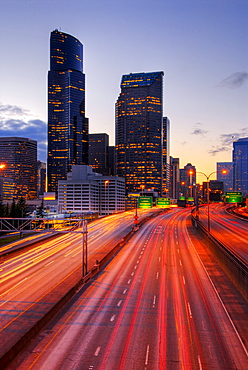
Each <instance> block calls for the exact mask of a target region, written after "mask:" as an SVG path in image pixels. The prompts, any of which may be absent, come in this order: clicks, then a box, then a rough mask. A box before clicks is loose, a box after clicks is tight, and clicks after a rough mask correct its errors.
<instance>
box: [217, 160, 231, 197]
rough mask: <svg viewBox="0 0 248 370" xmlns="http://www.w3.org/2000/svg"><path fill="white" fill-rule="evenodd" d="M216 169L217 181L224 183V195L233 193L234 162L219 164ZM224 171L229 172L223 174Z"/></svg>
mask: <svg viewBox="0 0 248 370" xmlns="http://www.w3.org/2000/svg"><path fill="white" fill-rule="evenodd" d="M216 167H217V169H216V171H217V180H218V181H222V182H223V186H224V193H226V192H227V191H233V173H234V171H233V162H217V164H216ZM222 170H227V173H225V174H223V173H222Z"/></svg>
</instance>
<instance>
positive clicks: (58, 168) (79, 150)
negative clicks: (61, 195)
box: [47, 30, 88, 192]
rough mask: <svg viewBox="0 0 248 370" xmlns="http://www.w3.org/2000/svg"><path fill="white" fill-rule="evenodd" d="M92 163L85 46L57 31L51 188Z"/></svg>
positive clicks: (51, 88) (51, 85) (51, 90)
mask: <svg viewBox="0 0 248 370" xmlns="http://www.w3.org/2000/svg"><path fill="white" fill-rule="evenodd" d="M83 164H88V119H87V118H86V117H85V75H84V73H83V45H82V44H81V42H80V41H79V40H78V39H76V38H75V37H73V36H71V35H68V34H66V33H63V32H60V31H58V30H55V31H53V32H51V37H50V71H49V72H48V159H47V173H48V191H55V192H57V187H58V180H65V179H66V178H67V172H70V171H71V166H72V165H83Z"/></svg>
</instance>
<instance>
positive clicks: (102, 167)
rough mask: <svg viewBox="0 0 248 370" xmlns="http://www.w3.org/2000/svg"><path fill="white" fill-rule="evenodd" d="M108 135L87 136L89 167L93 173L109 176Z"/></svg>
mask: <svg viewBox="0 0 248 370" xmlns="http://www.w3.org/2000/svg"><path fill="white" fill-rule="evenodd" d="M108 147H109V136H108V134H89V165H90V166H91V167H92V168H93V170H94V172H98V173H101V174H102V175H109V169H108Z"/></svg>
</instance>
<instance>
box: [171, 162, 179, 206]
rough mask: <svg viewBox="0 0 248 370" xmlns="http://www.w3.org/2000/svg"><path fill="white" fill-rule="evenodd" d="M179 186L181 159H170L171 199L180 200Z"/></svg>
mask: <svg viewBox="0 0 248 370" xmlns="http://www.w3.org/2000/svg"><path fill="white" fill-rule="evenodd" d="M179 185H180V165H179V158H173V157H170V186H169V197H170V198H171V199H178V198H179Z"/></svg>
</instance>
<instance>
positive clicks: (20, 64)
mask: <svg viewBox="0 0 248 370" xmlns="http://www.w3.org/2000/svg"><path fill="white" fill-rule="evenodd" d="M58 4H59V5H60V6H59V9H58ZM1 8H2V12H1V22H0V24H1V25H0V27H1V31H2V32H1V35H2V36H1V38H0V42H1V50H2V54H3V57H2V60H1V63H0V78H1V88H0V104H1V105H0V112H1V121H0V123H1V126H0V136H4V137H5V136H20V137H30V138H31V139H34V140H37V141H38V149H39V156H38V159H40V160H46V154H47V152H46V150H47V149H46V145H45V141H46V131H47V128H46V125H47V96H46V91H47V86H46V81H47V71H48V69H49V35H50V32H51V31H52V30H54V29H55V28H59V29H60V27H61V31H62V32H65V33H69V34H70V35H73V36H75V37H76V38H78V39H79V40H80V41H81V42H82V44H83V45H84V50H85V56H84V59H85V63H84V64H85V67H84V73H85V75H86V91H87V96H86V116H87V117H89V132H90V133H96V132H99V133H107V134H108V135H109V136H110V145H113V144H114V142H115V138H114V127H115V125H114V106H115V102H116V100H117V98H118V93H119V85H120V80H121V76H122V75H123V74H128V73H131V72H133V73H139V72H152V71H156V70H163V71H164V72H165V76H164V107H163V112H164V116H167V117H168V118H169V119H170V122H171V138H170V142H171V151H170V154H171V155H172V156H173V157H179V158H180V167H181V168H182V167H184V166H185V165H186V164H187V163H189V162H190V163H192V164H193V165H195V166H196V168H197V170H198V171H203V172H206V173H210V172H212V171H215V170H216V162H230V161H231V160H232V142H233V141H235V140H238V139H239V138H243V137H247V136H248V127H247V118H248V117H247V108H246V106H245V105H246V101H247V96H248V84H247V82H248V71H247V60H248V54H247V48H246V44H247V24H246V23H247V22H246V14H247V10H248V5H247V3H246V2H245V1H235V2H234V1H222V0H219V1H218V2H216V1H214V2H213V1H210V2H208V3H207V4H203V3H202V2H200V1H196V0H195V1H179V0H177V1H175V2H173V4H170V2H169V1H162V0H157V1H142V2H141V1H137V0H136V1H132V2H131V1H127V2H125V4H116V2H114V1H108V2H107V3H106V2H105V3H104V4H102V3H101V2H99V1H95V0H94V1H91V2H90V1H80V2H79V1H76V0H74V1H71V2H70V4H66V3H61V2H58V1H57V0H54V1H53V2H48V1H44V2H42V4H30V2H29V1H26V0H24V1H23V2H21V3H19V2H17V1H11V2H10V1H5V0H1ZM3 35H4V36H3ZM213 178H214V177H213Z"/></svg>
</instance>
